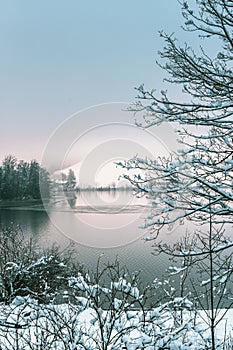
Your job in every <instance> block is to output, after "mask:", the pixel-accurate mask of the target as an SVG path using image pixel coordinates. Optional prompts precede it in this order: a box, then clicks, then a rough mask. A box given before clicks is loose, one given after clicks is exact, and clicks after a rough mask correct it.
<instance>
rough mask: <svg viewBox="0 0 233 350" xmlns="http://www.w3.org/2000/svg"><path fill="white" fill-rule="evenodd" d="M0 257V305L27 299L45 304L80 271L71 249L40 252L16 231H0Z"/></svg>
mask: <svg viewBox="0 0 233 350" xmlns="http://www.w3.org/2000/svg"><path fill="white" fill-rule="evenodd" d="M0 256H1V259H0V301H4V302H11V301H12V300H13V299H14V298H15V297H16V296H26V295H31V296H33V297H34V298H37V299H38V300H40V301H41V302H48V301H50V300H51V298H53V299H54V298H56V296H57V295H59V294H60V293H61V292H62V291H63V289H64V288H65V289H66V288H67V287H68V280H69V278H70V277H71V276H72V275H73V274H74V273H77V271H79V270H80V269H81V267H80V266H79V265H78V264H77V263H76V262H75V257H74V256H73V255H72V251H71V250H70V249H67V250H66V251H63V252H62V251H61V250H60V249H59V247H56V246H52V247H50V248H46V249H42V248H40V247H39V246H38V244H37V243H36V241H33V240H32V239H31V238H30V237H28V238H26V237H25V236H24V235H23V232H22V230H21V229H20V228H18V227H7V228H1V229H0Z"/></svg>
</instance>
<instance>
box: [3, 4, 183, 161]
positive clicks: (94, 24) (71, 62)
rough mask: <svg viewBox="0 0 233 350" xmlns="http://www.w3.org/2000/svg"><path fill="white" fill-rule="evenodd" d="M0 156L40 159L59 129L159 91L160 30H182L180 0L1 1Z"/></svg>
mask: <svg viewBox="0 0 233 350" xmlns="http://www.w3.org/2000/svg"><path fill="white" fill-rule="evenodd" d="M0 6H1V7H0V49H1V56H0V76H1V79H0V113H1V129H0V139H1V148H0V158H2V157H3V155H5V154H9V153H11V154H14V155H15V156H16V157H17V158H19V159H22V158H24V159H30V158H37V159H38V160H40V158H41V154H42V150H43V148H44V146H45V144H46V142H47V140H48V138H49V136H50V134H51V133H52V132H53V131H54V129H55V128H56V127H57V126H58V125H59V124H60V123H61V122H63V121H64V120H65V119H66V118H67V117H69V116H70V115H71V114H73V113H75V112H77V111H78V110H80V109H82V108H85V107H89V106H92V105H95V104H99V103H106V102H113V101H116V102H118V101H122V102H133V101H134V97H135V95H136V92H135V90H134V87H135V86H139V85H140V84H141V83H143V82H144V83H145V84H146V85H147V86H148V87H151V88H152V87H156V88H158V89H160V88H161V81H162V76H163V72H161V71H160V69H159V68H158V67H156V65H155V59H156V58H158V56H157V51H158V50H159V49H161V48H162V46H163V42H162V41H161V38H159V35H158V31H159V30H160V29H164V30H165V31H167V32H173V31H175V32H177V36H179V35H182V32H181V30H180V29H179V27H180V25H181V24H182V16H181V14H180V8H179V4H178V3H177V1H176V0H145V1H137V0H136V1H135V0H127V1H126V0H118V1H109V0H99V1H94V0H92V1H91V0H85V1H84V0H83V1H79V0H68V1H65V0H40V1H31V0H21V1H18V0H9V1H4V0H0Z"/></svg>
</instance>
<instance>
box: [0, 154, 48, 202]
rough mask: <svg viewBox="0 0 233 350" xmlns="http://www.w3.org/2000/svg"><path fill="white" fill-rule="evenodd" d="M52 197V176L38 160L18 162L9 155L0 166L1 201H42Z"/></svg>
mask: <svg viewBox="0 0 233 350" xmlns="http://www.w3.org/2000/svg"><path fill="white" fill-rule="evenodd" d="M49 196H50V176H49V173H48V171H47V170H46V169H44V168H42V167H41V166H40V165H39V163H38V162H37V161H36V160H32V161H30V162H25V161H23V160H20V161H18V160H17V159H16V158H15V157H14V156H12V155H8V156H6V157H5V159H4V160H3V162H2V164H1V166H0V199H1V200H13V199H16V200H24V199H41V198H42V197H43V198H47V197H49Z"/></svg>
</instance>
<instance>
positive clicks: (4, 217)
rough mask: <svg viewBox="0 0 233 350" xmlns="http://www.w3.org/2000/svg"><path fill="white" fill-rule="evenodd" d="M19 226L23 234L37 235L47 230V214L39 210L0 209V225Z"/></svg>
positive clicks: (48, 223)
mask: <svg viewBox="0 0 233 350" xmlns="http://www.w3.org/2000/svg"><path fill="white" fill-rule="evenodd" d="M11 225H13V226H19V227H20V228H21V229H22V230H23V233H24V234H25V235H27V234H30V235H32V236H34V237H39V236H40V235H41V232H46V231H48V228H49V226H50V220H49V217H48V214H47V213H46V212H45V211H41V210H38V211H37V210H20V209H17V210H7V209H5V210H4V209H1V211H0V226H2V227H8V226H11Z"/></svg>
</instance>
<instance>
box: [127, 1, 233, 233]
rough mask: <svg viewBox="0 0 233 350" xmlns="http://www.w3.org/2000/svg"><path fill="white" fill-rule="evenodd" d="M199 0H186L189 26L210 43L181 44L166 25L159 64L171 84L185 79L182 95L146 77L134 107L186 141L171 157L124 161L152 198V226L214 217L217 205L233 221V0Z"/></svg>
mask: <svg viewBox="0 0 233 350" xmlns="http://www.w3.org/2000/svg"><path fill="white" fill-rule="evenodd" d="M195 2H196V6H195V7H194V9H192V8H191V7H190V6H189V4H188V1H183V0H180V1H179V3H180V4H181V7H182V14H183V16H184V18H185V24H184V27H183V29H184V30H185V31H188V32H191V33H192V35H196V33H198V34H199V37H200V40H201V39H202V45H203V46H201V47H200V48H199V49H196V50H194V49H193V48H192V47H190V46H189V45H188V44H184V45H183V46H179V44H178V42H177V40H176V39H175V38H174V36H173V35H168V34H165V33H163V32H162V33H161V36H162V38H163V39H164V40H165V43H166V46H165V47H164V49H163V51H162V52H160V56H161V61H165V63H161V62H160V63H159V65H160V66H161V67H162V68H163V69H164V70H165V71H166V74H167V73H168V78H167V79H165V80H166V81H167V84H168V85H169V84H170V83H171V84H174V85H176V87H179V86H181V88H182V91H181V95H180V96H181V97H180V100H174V101H173V100H171V99H169V97H168V93H167V92H166V91H162V92H161V94H159V93H157V92H156V91H155V90H152V91H148V90H146V89H145V87H144V86H143V85H141V86H140V87H139V88H138V89H137V90H138V92H139V96H138V102H137V103H136V104H135V105H134V106H133V107H132V109H133V110H134V111H136V112H139V111H140V112H141V113H142V114H143V119H142V120H138V121H137V123H138V124H139V125H140V126H141V127H146V128H147V127H151V126H155V125H159V124H161V123H168V122H170V123H173V125H174V127H175V128H176V129H177V134H178V135H177V137H178V138H179V141H180V143H181V150H180V151H177V152H176V153H173V154H172V153H171V155H170V157H169V158H158V159H157V160H149V159H139V158H138V157H135V158H134V159H131V160H130V161H128V162H126V164H124V166H125V168H127V169H134V171H133V175H131V174H130V173H129V174H126V176H125V177H126V178H127V179H128V180H129V181H130V182H131V183H132V184H133V185H134V187H135V188H136V190H137V192H138V193H140V194H141V195H143V194H144V195H146V196H148V197H150V198H151V199H152V207H153V209H152V213H151V215H150V217H149V218H148V221H147V224H146V225H147V227H148V228H149V229H151V230H152V231H155V230H157V229H159V228H160V227H161V226H163V225H164V224H168V225H172V224H173V223H174V222H175V221H181V222H183V220H184V219H187V220H191V221H193V222H198V223H202V224H203V223H205V222H209V213H210V211H211V213H212V221H213V223H232V222H233V215H232V214H233V192H232V183H233V172H232V167H233V159H232V158H233V157H232V156H233V120H232V114H233V102H232V100H233V69H232V59H233V3H232V1H228V0H217V1H216V0H213V1H209V0H196V1H195ZM205 44H206V46H204V45H205ZM210 45H213V47H214V48H216V50H215V51H214V52H213V50H211V49H210ZM137 170H138V174H137Z"/></svg>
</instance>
